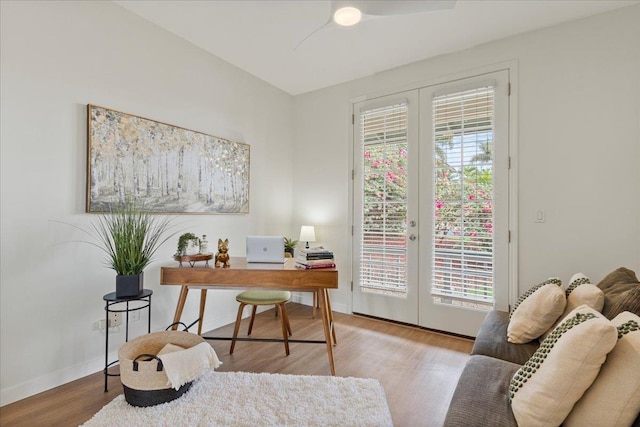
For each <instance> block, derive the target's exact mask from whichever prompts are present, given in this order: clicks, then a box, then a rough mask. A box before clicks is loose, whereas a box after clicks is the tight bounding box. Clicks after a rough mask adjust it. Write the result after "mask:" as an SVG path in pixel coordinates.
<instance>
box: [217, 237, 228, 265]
mask: <svg viewBox="0 0 640 427" xmlns="http://www.w3.org/2000/svg"><path fill="white" fill-rule="evenodd" d="M230 265H231V263H230V262H229V239H224V242H223V241H222V239H218V252H217V253H216V264H215V266H216V268H218V267H223V268H229V266H230Z"/></svg>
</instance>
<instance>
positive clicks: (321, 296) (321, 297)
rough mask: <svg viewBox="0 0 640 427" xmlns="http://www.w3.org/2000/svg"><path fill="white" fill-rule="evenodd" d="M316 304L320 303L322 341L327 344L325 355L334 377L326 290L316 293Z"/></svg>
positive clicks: (334, 369) (334, 368)
mask: <svg viewBox="0 0 640 427" xmlns="http://www.w3.org/2000/svg"><path fill="white" fill-rule="evenodd" d="M318 302H319V303H320V312H321V313H322V326H323V327H324V339H325V341H326V342H327V354H328V356H329V366H330V367H331V375H334V376H335V375H336V366H335V364H334V362H333V341H332V338H331V326H330V323H329V322H330V320H329V310H328V307H327V293H326V290H324V289H323V290H322V291H321V292H318Z"/></svg>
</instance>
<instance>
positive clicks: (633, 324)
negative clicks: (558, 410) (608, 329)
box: [563, 311, 640, 427]
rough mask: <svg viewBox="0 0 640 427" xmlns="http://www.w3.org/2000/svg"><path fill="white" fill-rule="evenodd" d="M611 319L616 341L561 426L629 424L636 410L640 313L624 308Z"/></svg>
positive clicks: (639, 399) (639, 392) (638, 407)
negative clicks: (639, 314)
mask: <svg viewBox="0 0 640 427" xmlns="http://www.w3.org/2000/svg"><path fill="white" fill-rule="evenodd" d="M611 323H612V324H613V325H614V326H616V327H617V328H618V342H617V343H616V346H615V347H614V348H613V350H612V351H611V353H609V354H608V355H607V360H606V362H604V365H602V369H601V370H600V373H599V374H598V377H597V378H596V380H595V381H594V383H593V385H592V386H591V387H590V388H589V389H588V390H587V391H586V393H585V394H584V396H582V398H581V399H580V400H578V402H577V403H576V405H575V406H574V407H573V409H572V410H571V413H570V414H569V416H568V417H567V419H566V420H565V421H564V423H563V426H565V427H572V426H598V427H609V426H630V425H632V424H633V421H634V420H635V419H636V417H637V416H638V413H640V317H638V316H636V315H635V314H632V313H629V312H628V311H625V312H623V313H620V314H618V315H617V316H616V317H615V318H614V319H613V320H612V321H611Z"/></svg>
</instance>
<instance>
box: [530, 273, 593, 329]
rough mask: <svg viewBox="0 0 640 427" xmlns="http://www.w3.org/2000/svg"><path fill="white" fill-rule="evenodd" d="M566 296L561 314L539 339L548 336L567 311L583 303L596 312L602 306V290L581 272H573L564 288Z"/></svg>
mask: <svg viewBox="0 0 640 427" xmlns="http://www.w3.org/2000/svg"><path fill="white" fill-rule="evenodd" d="M565 295H566V297H567V305H566V306H565V308H564V311H563V312H562V315H561V316H560V318H558V320H557V321H556V322H555V323H554V324H553V326H551V328H549V330H548V331H546V332H545V333H544V334H543V335H542V337H541V338H540V340H541V341H542V340H544V339H545V338H547V336H549V334H550V333H551V332H553V329H554V328H555V327H556V326H557V325H558V324H559V323H560V322H562V320H564V318H565V317H567V315H568V314H569V313H571V312H572V311H573V310H575V309H576V308H578V307H580V306H581V305H583V304H587V305H588V306H589V307H591V308H593V309H594V310H596V311H598V312H602V306H603V305H604V292H602V290H601V289H600V288H598V287H597V286H596V285H594V284H592V283H591V280H590V279H589V278H588V277H587V276H585V275H584V274H582V273H576V274H574V275H573V276H572V277H571V279H570V280H569V286H567V289H566V290H565Z"/></svg>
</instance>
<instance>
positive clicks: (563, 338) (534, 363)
mask: <svg viewBox="0 0 640 427" xmlns="http://www.w3.org/2000/svg"><path fill="white" fill-rule="evenodd" d="M617 340H618V331H617V329H616V327H615V326H613V324H611V322H610V321H609V320H607V319H606V318H605V317H604V316H602V315H601V314H600V313H599V312H597V311H596V310H594V309H592V308H590V307H588V306H586V305H583V306H580V307H578V308H577V309H575V310H574V311H572V312H571V313H570V314H569V315H568V316H567V317H566V318H565V320H564V321H563V322H562V323H560V325H558V327H556V329H555V330H554V331H553V332H552V333H551V334H550V335H549V336H548V337H547V339H545V340H544V341H543V342H542V343H541V344H540V348H539V349H538V350H537V351H536V352H535V354H534V355H533V356H531V358H530V359H529V360H528V361H527V363H525V364H524V365H523V366H522V367H521V368H520V369H518V372H516V374H515V375H514V377H513V379H512V380H511V385H510V387H509V393H510V398H511V408H512V410H513V414H514V416H515V418H516V421H517V422H518V425H522V426H534V425H535V426H541V427H542V426H549V427H557V426H559V425H560V424H562V422H563V420H564V419H565V418H566V417H567V415H569V412H570V411H571V408H573V405H574V404H575V403H576V402H577V401H578V399H580V397H581V396H582V394H583V393H584V392H585V391H586V390H587V388H589V386H591V384H592V383H593V381H594V380H595V378H596V376H597V375H598V372H599V371H600V367H601V366H602V364H603V363H604V361H605V359H606V357H607V353H609V352H610V351H611V349H613V347H614V346H615V345H616V342H617Z"/></svg>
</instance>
